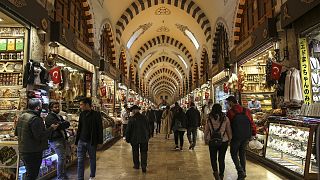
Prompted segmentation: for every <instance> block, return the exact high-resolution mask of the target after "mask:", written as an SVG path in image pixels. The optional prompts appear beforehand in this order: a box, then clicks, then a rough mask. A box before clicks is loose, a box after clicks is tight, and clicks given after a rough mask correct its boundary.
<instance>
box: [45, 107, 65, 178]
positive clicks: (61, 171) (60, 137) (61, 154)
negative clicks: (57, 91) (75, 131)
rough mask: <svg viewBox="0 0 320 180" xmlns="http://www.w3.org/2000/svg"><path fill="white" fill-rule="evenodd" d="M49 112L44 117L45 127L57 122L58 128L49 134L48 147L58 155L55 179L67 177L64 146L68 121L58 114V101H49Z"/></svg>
mask: <svg viewBox="0 0 320 180" xmlns="http://www.w3.org/2000/svg"><path fill="white" fill-rule="evenodd" d="M49 110H50V113H49V114H48V116H47V117H46V121H45V122H46V127H47V128H48V127H50V126H51V125H52V124H59V127H58V129H56V130H55V131H53V132H52V133H51V134H50V136H49V144H50V147H51V148H52V149H53V150H54V152H55V153H56V154H57V155H58V163H57V179H58V180H64V179H68V177H67V175H66V172H65V170H66V167H65V166H66V148H67V139H68V137H67V132H66V129H68V128H69V126H70V122H68V121H66V120H64V119H63V118H62V116H60V115H59V112H60V107H59V103H58V102H51V103H50V105H49Z"/></svg>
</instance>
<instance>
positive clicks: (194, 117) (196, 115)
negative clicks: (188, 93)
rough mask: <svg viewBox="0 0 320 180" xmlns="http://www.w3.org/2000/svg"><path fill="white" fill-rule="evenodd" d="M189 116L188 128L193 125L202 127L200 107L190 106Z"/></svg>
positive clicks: (187, 114)
mask: <svg viewBox="0 0 320 180" xmlns="http://www.w3.org/2000/svg"><path fill="white" fill-rule="evenodd" d="M186 116H187V129H188V128H193V127H200V121H201V116H200V112H199V111H198V109H196V108H195V107H190V108H189V109H188V111H187V113H186Z"/></svg>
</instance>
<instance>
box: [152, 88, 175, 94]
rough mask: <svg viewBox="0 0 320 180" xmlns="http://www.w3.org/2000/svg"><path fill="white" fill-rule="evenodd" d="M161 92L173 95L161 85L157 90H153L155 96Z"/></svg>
mask: <svg viewBox="0 0 320 180" xmlns="http://www.w3.org/2000/svg"><path fill="white" fill-rule="evenodd" d="M161 93H165V94H169V95H170V96H173V93H172V92H170V91H169V90H167V89H165V88H164V87H162V88H161V89H159V90H158V91H157V92H155V94H154V95H155V96H156V95H157V94H161Z"/></svg>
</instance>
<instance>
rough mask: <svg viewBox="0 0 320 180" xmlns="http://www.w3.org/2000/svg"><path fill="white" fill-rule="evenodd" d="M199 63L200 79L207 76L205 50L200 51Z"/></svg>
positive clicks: (207, 58)
mask: <svg viewBox="0 0 320 180" xmlns="http://www.w3.org/2000/svg"><path fill="white" fill-rule="evenodd" d="M200 63H201V64H200V78H201V77H203V76H204V75H208V71H209V57H208V53H207V50H206V49H203V50H202V53H201V61H200ZM206 78H208V77H206Z"/></svg>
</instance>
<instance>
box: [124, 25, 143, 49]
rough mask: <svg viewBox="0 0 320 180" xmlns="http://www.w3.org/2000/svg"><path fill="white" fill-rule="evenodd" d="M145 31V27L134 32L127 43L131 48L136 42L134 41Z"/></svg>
mask: <svg viewBox="0 0 320 180" xmlns="http://www.w3.org/2000/svg"><path fill="white" fill-rule="evenodd" d="M142 33H143V29H142V28H140V29H138V30H137V31H136V32H134V33H133V35H132V36H131V38H130V39H129V41H128V43H127V48H128V49H130V47H131V46H132V44H133V43H134V41H136V40H137V38H138V37H139V36H140V35H141V34H142Z"/></svg>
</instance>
